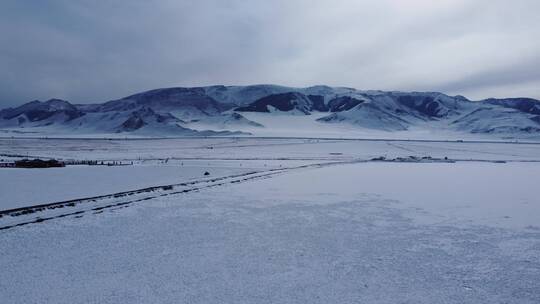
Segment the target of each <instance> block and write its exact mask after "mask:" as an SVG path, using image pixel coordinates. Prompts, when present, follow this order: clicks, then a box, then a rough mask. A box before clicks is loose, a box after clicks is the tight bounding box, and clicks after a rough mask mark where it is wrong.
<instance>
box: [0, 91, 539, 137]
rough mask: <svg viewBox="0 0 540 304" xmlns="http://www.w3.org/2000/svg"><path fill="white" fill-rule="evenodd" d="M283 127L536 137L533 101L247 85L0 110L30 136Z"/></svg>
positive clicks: (3, 121) (7, 127) (9, 124)
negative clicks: (285, 123)
mask: <svg viewBox="0 0 540 304" xmlns="http://www.w3.org/2000/svg"><path fill="white" fill-rule="evenodd" d="M274 118H275V119H274ZM284 121H286V122H291V124H293V125H294V122H295V121H304V122H305V121H309V123H310V124H311V125H313V126H316V128H315V129H316V130H324V129H332V128H334V129H336V126H340V128H341V129H339V128H338V129H336V130H338V131H337V133H339V132H340V131H339V130H347V132H352V133H354V132H355V130H362V131H363V132H366V131H367V132H369V131H370V130H373V131H376V132H396V131H402V132H405V131H411V130H416V131H418V130H430V131H435V132H438V131H440V132H454V133H455V134H481V135H491V136H495V137H506V138H535V137H539V136H540V102H539V101H538V100H535V99H531V98H508V99H486V100H480V101H471V100H468V99H467V98H465V97H463V96H448V95H445V94H442V93H436V92H408V93H407V92H385V91H361V90H356V89H353V88H344V87H328V86H313V87H308V88H291V87H283V86H276V85H252V86H208V87H194V88H180V87H177V88H165V89H157V90H151V91H147V92H142V93H138V94H134V95H131V96H127V97H125V98H122V99H118V100H112V101H107V102H104V103H97V104H84V105H83V104H72V103H70V102H68V101H65V100H59V99H51V100H48V101H32V102H29V103H26V104H24V105H22V106H19V107H15V108H8V109H4V110H1V111H0V128H1V129H3V130H4V132H19V133H21V132H32V133H34V132H35V133H38V134H39V133H44V134H122V135H124V134H126V135H127V134H130V135H141V136H216V135H248V134H255V135H257V134H258V133H259V131H262V130H268V129H272V128H274V127H277V125H279V124H281V126H279V127H283V126H282V124H283V122H284ZM273 122H276V123H275V124H276V125H274V123H273ZM300 125H302V126H306V125H307V126H309V124H300ZM291 128H292V129H294V128H296V126H292V127H291ZM299 128H301V127H299ZM307 128H311V127H307ZM314 132H317V131H315V130H314ZM261 133H264V132H261ZM285 133H286V132H285ZM282 135H283V136H287V135H290V134H282ZM313 135H316V134H313ZM343 136H346V135H343Z"/></svg>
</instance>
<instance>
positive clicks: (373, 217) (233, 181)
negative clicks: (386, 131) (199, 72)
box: [0, 138, 540, 304]
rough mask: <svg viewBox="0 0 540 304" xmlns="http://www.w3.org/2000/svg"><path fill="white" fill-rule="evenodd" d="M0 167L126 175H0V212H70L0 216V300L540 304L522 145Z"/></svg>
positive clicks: (95, 152)
mask: <svg viewBox="0 0 540 304" xmlns="http://www.w3.org/2000/svg"><path fill="white" fill-rule="evenodd" d="M0 154H1V155H2V157H3V158H5V159H17V158H21V157H24V156H26V155H28V156H39V157H54V158H58V159H62V160H84V159H92V160H109V161H113V160H117V161H126V162H127V161H129V162H131V161H133V162H134V164H133V165H132V166H123V167H100V166H98V167H94V166H68V167H66V168H59V169H27V170H23V169H11V168H0V187H2V188H0V190H1V191H0V195H1V196H0V210H6V209H10V208H13V207H28V206H29V205H32V203H33V202H38V203H52V202H54V201H55V200H68V199H79V200H75V201H74V202H73V203H71V204H60V205H50V206H49V207H45V208H26V209H24V210H26V212H18V213H14V212H12V213H1V212H0V214H2V216H1V217H0V248H2V249H1V250H2V251H1V252H2V254H1V255H0V269H1V270H2V271H0V298H1V299H2V301H1V302H2V303H396V302H397V303H527V304H528V303H531V304H532V303H539V302H540V200H538V190H537V184H538V181H539V180H540V145H538V144H533V143H530V144H516V143H496V142H434V141H388V140H335V139H333V140H324V139H301V138H296V139H294V138H288V139H279V138H274V139H263V138H241V139H238V138H214V139H208V138H198V139H167V140H165V139H162V140H158V139H156V140H80V139H71V140H60V139H55V140H37V139H4V140H0ZM381 156H383V157H385V158H384V160H378V161H377V160H373V158H377V157H381ZM410 156H413V158H411V157H410ZM445 158H446V159H445ZM207 168H210V169H209V171H210V172H212V174H211V176H209V177H208V176H201V173H202V172H204V171H206V170H207ZM167 185H170V186H167ZM153 186H156V187H154V188H151V189H147V190H144V191H129V190H137V189H141V188H147V187H153ZM122 191H127V192H126V193H123V194H121V195H120V194H117V195H109V196H104V197H101V198H94V199H84V198H85V197H87V196H95V195H104V194H114V193H118V192H122Z"/></svg>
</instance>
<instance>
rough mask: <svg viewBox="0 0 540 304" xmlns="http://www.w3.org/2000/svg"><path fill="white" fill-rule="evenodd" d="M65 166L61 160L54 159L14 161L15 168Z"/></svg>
mask: <svg viewBox="0 0 540 304" xmlns="http://www.w3.org/2000/svg"><path fill="white" fill-rule="evenodd" d="M65 166H66V165H65V164H64V163H63V162H59V161H57V160H56V159H50V160H42V159H37V158H36V159H23V160H17V161H15V168H57V167H65Z"/></svg>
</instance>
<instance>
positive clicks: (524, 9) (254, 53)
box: [0, 0, 540, 107]
mask: <svg viewBox="0 0 540 304" xmlns="http://www.w3.org/2000/svg"><path fill="white" fill-rule="evenodd" d="M539 12H540V1H538V0H513V1H507V0H437V1H434V0H373V1H367V0H343V1H340V0H327V1H318V0H283V1H282V0H272V1H270V0H250V1H236V0H197V1H194V0H193V1H187V0H186V1H183V0H175V1H149V0H145V1H143V0H141V1H135V0H122V1H121V0H117V1H105V0H104V1H94V0H92V1H75V0H65V1H62V0H58V1H48V0H35V1H29V0H13V1H12V0H2V1H1V2H0V106H2V107H3V106H11V105H16V104H20V103H22V102H26V101H29V100H33V99H42V100H44V99H49V98H52V97H57V98H63V99H67V100H69V101H71V102H74V103H87V102H101V101H106V100H110V99H114V98H119V97H123V96H126V95H128V94H131V93H135V92H139V91H144V90H148V89H154V88H160V87H171V86H200V85H210V84H257V83H274V84H281V85H290V86H310V85H315V84H327V85H331V86H348V87H355V88H358V89H381V90H404V91H410V90H417V91H442V92H445V93H448V94H462V95H465V96H467V97H469V98H472V99H480V98H486V97H492V96H494V97H516V96H528V97H535V98H540V17H539V16H538V14H539Z"/></svg>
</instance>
